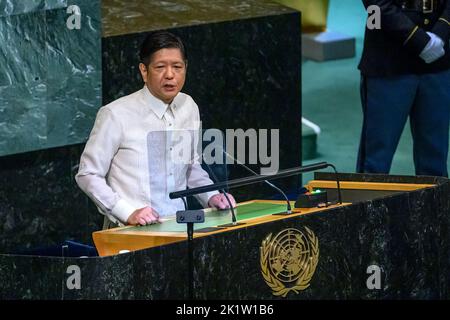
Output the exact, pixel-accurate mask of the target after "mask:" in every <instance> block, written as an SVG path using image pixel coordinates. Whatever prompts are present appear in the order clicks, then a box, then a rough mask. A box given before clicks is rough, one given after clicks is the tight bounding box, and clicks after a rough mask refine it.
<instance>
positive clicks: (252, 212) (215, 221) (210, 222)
mask: <svg viewBox="0 0 450 320" xmlns="http://www.w3.org/2000/svg"><path fill="white" fill-rule="evenodd" d="M284 211H286V205H285V204H274V203H261V202H251V203H247V204H242V205H239V206H238V207H237V208H236V209H235V214H236V218H237V220H238V221H242V220H246V219H252V218H258V217H263V216H266V215H271V214H274V213H280V212H284ZM167 218H168V220H167V221H164V222H163V223H158V224H152V225H148V226H136V227H131V228H126V229H122V230H118V231H117V232H119V233H129V232H136V231H139V232H142V231H144V232H186V224H184V223H183V224H182V223H177V222H176V220H175V216H171V217H167ZM230 222H231V211H230V210H213V211H207V212H205V222H204V223H196V224H194V230H198V229H203V228H208V227H216V226H218V225H222V224H227V223H230Z"/></svg>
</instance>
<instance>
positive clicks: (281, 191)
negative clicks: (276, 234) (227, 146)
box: [222, 148, 292, 214]
mask: <svg viewBox="0 0 450 320" xmlns="http://www.w3.org/2000/svg"><path fill="white" fill-rule="evenodd" d="M222 152H223V154H224V155H226V156H228V157H229V158H230V159H232V160H233V161H236V163H237V164H238V165H240V166H241V167H243V168H244V169H246V170H247V171H248V172H250V173H251V174H254V175H255V176H259V174H257V173H256V172H255V171H253V170H252V169H250V168H249V167H247V166H246V165H245V164H243V163H242V162H240V161H239V160H237V159H236V158H234V157H233V156H232V155H230V154H229V153H228V152H226V151H225V150H224V149H223V148H222ZM264 182H265V183H266V184H268V185H269V186H270V187H272V188H273V189H275V190H277V191H278V192H279V193H281V194H282V195H283V197H284V199H285V200H286V204H287V206H286V207H287V211H286V214H291V213H292V207H291V203H290V202H289V199H288V197H287V196H286V194H285V193H284V192H283V190H281V189H280V188H278V187H277V186H276V185H274V184H273V183H271V182H269V181H268V180H264Z"/></svg>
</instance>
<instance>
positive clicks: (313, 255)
mask: <svg viewBox="0 0 450 320" xmlns="http://www.w3.org/2000/svg"><path fill="white" fill-rule="evenodd" d="M288 230H294V231H295V232H298V233H299V234H301V235H303V233H302V232H301V231H299V230H297V229H286V230H283V231H281V232H280V233H278V234H277V236H275V238H273V239H272V234H269V235H268V236H267V237H266V239H264V240H263V242H262V246H261V247H260V251H261V258H260V264H261V273H262V276H263V277H264V280H265V282H266V283H267V285H268V286H269V287H270V288H271V289H272V294H273V295H275V296H281V297H283V298H285V297H286V296H287V294H288V293H289V292H290V291H293V292H295V293H297V294H298V293H299V292H300V291H302V290H305V289H306V288H308V287H309V283H310V281H311V279H312V277H313V275H314V272H315V271H316V267H317V263H318V262H319V240H318V239H317V237H316V236H315V235H314V232H312V231H311V230H310V229H308V228H307V227H305V231H306V236H307V239H308V241H309V243H310V248H311V250H310V257H309V262H308V263H307V265H306V267H304V268H302V270H301V271H300V272H299V273H300V276H299V277H298V279H297V281H296V282H295V284H294V285H293V286H291V287H287V286H285V285H284V283H283V282H282V281H280V280H278V279H277V278H276V276H275V275H273V274H272V272H271V271H270V268H269V253H270V249H271V248H272V247H273V246H274V245H276V244H275V243H276V241H275V240H277V238H278V237H279V236H280V235H281V234H282V233H284V232H286V231H288Z"/></svg>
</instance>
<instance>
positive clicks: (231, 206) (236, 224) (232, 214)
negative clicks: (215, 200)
mask: <svg viewBox="0 0 450 320" xmlns="http://www.w3.org/2000/svg"><path fill="white" fill-rule="evenodd" d="M222 151H223V150H222ZM203 163H204V164H206V166H207V167H208V169H209V172H210V173H211V175H212V176H213V178H214V180H216V182H218V180H219V179H217V176H216V175H215V174H214V171H213V170H212V169H211V167H210V166H209V164H208V162H207V161H204V162H203ZM218 191H219V192H221V193H222V194H223V195H224V196H225V199H227V202H228V205H229V206H230V210H231V223H228V224H223V225H220V226H218V227H234V226H239V225H243V224H245V223H243V222H239V223H238V222H237V219H236V214H235V212H234V208H233V205H232V204H231V200H230V198H229V197H228V195H227V193H226V192H225V189H219V190H218Z"/></svg>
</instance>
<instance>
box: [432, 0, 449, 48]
mask: <svg viewBox="0 0 450 320" xmlns="http://www.w3.org/2000/svg"><path fill="white" fill-rule="evenodd" d="M431 32H433V33H434V34H435V35H437V36H439V38H441V39H442V40H443V41H444V42H448V41H449V39H450V1H447V3H446V4H445V8H444V11H443V13H442V15H441V16H440V17H439V19H438V21H437V22H436V24H435V25H434V27H433V29H432V30H431Z"/></svg>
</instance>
